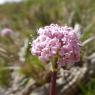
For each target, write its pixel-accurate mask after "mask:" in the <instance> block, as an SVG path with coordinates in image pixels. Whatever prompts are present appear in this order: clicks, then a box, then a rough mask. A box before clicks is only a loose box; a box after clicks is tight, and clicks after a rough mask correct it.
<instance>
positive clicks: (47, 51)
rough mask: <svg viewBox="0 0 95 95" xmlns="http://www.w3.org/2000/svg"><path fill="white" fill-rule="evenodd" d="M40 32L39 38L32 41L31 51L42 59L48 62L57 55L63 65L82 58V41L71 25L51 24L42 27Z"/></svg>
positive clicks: (59, 62)
mask: <svg viewBox="0 0 95 95" xmlns="http://www.w3.org/2000/svg"><path fill="white" fill-rule="evenodd" d="M38 34H39V36H38V37H37V39H35V40H34V41H33V42H32V48H31V53H32V54H33V55H36V56H38V57H39V59H40V60H41V61H43V62H48V61H50V60H51V59H52V58H53V57H54V56H55V55H57V56H58V60H57V63H58V64H59V65H61V66H62V65H64V63H65V64H66V63H67V64H68V63H74V62H78V61H79V60H80V46H79V43H80V42H79V40H78V38H77V36H76V33H75V32H74V29H72V28H71V27H68V26H64V27H63V26H59V25H57V24H51V25H50V26H45V27H43V28H40V29H39V30H38Z"/></svg>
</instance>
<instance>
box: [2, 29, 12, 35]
mask: <svg viewBox="0 0 95 95" xmlns="http://www.w3.org/2000/svg"><path fill="white" fill-rule="evenodd" d="M12 33H13V31H12V30H11V29H9V28H4V29H2V30H1V31H0V35H1V36H2V37H4V36H11V35H12Z"/></svg>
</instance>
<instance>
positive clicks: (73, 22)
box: [0, 0, 95, 95]
mask: <svg viewBox="0 0 95 95" xmlns="http://www.w3.org/2000/svg"><path fill="white" fill-rule="evenodd" d="M51 23H55V24H59V25H68V26H72V27H73V28H74V29H75V30H76V33H77V36H78V37H79V39H80V40H81V60H80V62H78V63H76V64H74V65H73V66H68V67H66V69H63V68H61V69H60V70H59V72H58V78H57V95H95V1H94V0H0V95H48V88H49V82H50V69H49V65H48V64H43V63H41V62H40V61H39V59H38V58H37V57H34V56H32V54H31V52H30V48H31V42H32V40H33V39H35V38H36V37H37V29H39V28H40V27H43V26H45V25H49V24H51Z"/></svg>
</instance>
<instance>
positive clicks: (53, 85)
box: [49, 63, 57, 95]
mask: <svg viewBox="0 0 95 95" xmlns="http://www.w3.org/2000/svg"><path fill="white" fill-rule="evenodd" d="M52 69H53V70H52V71H51V81H50V93H49V95H56V78H57V64H55V63H54V64H52Z"/></svg>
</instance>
